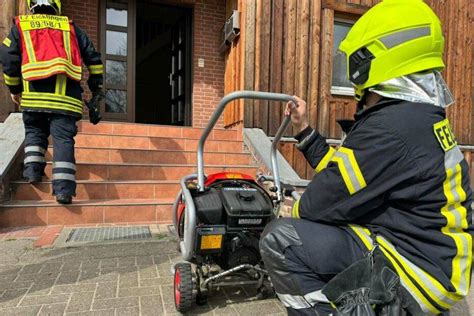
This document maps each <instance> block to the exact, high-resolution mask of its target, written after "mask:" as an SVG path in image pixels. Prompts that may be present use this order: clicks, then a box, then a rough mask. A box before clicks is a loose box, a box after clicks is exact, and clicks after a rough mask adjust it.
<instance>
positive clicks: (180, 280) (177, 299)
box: [174, 263, 193, 313]
mask: <svg viewBox="0 0 474 316" xmlns="http://www.w3.org/2000/svg"><path fill="white" fill-rule="evenodd" d="M174 304H175V306H176V310H177V311H178V312H180V313H186V312H188V311H189V310H191V307H192V305H193V273H192V270H191V265H190V264H189V263H179V264H177V265H176V267H175V271H174Z"/></svg>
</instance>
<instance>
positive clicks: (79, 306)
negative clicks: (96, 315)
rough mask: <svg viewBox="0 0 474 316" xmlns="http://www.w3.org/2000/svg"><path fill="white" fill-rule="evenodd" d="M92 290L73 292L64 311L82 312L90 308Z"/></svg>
mask: <svg viewBox="0 0 474 316" xmlns="http://www.w3.org/2000/svg"><path fill="white" fill-rule="evenodd" d="M93 299H94V292H79V293H73V294H72V296H71V300H70V301H69V304H68V306H67V309H66V312H67V313H71V312H82V311H88V310H90V309H91V305H92V300H93Z"/></svg>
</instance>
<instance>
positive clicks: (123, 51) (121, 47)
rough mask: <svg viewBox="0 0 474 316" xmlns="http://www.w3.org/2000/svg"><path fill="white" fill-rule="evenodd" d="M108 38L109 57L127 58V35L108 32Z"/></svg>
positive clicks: (107, 49)
mask: <svg viewBox="0 0 474 316" xmlns="http://www.w3.org/2000/svg"><path fill="white" fill-rule="evenodd" d="M106 37H107V40H106V42H107V43H106V51H107V54H108V55H118V56H127V33H123V32H115V31H107V34H106Z"/></svg>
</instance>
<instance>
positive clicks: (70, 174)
mask: <svg viewBox="0 0 474 316" xmlns="http://www.w3.org/2000/svg"><path fill="white" fill-rule="evenodd" d="M23 122H24V124H25V160H24V165H25V169H24V172H23V176H24V177H25V178H27V179H31V178H41V177H42V176H43V175H44V169H45V167H46V160H45V154H46V151H47V149H48V137H49V135H51V136H52V139H53V150H54V153H53V166H52V168H53V195H59V194H66V195H71V196H74V195H75V194H76V160H75V157H74V136H76V135H77V126H76V118H74V117H73V116H68V115H62V114H53V113H43V112H23Z"/></svg>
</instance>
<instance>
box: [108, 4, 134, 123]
mask: <svg viewBox="0 0 474 316" xmlns="http://www.w3.org/2000/svg"><path fill="white" fill-rule="evenodd" d="M104 2H105V12H104V17H105V25H104V26H105V30H104V33H103V34H104V40H105V49H104V51H105V90H106V93H105V111H104V115H105V116H106V118H115V119H125V118H126V117H128V116H129V101H130V100H129V97H128V94H129V91H128V90H129V86H128V83H129V71H128V70H129V63H130V54H129V48H130V43H129V41H130V36H129V33H130V31H129V25H130V23H129V20H130V17H129V13H130V5H129V3H128V1H127V0H106V1H104Z"/></svg>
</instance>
